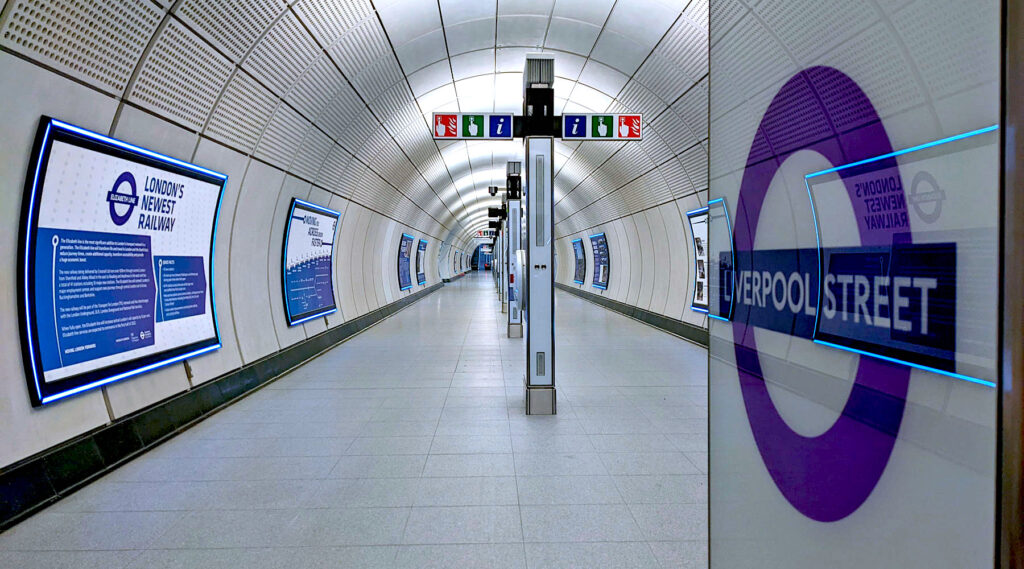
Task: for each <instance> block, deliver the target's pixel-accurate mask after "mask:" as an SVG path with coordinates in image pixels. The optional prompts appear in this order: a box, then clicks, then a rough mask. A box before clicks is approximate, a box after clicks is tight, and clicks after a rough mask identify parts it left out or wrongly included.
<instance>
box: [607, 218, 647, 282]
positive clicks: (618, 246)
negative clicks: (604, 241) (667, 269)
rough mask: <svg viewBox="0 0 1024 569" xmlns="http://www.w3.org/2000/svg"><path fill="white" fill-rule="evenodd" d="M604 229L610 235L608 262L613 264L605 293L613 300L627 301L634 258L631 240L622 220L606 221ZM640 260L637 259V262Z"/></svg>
mask: <svg viewBox="0 0 1024 569" xmlns="http://www.w3.org/2000/svg"><path fill="white" fill-rule="evenodd" d="M603 227H604V231H605V232H606V234H607V236H608V259H609V260H608V263H609V265H610V266H611V268H610V269H609V270H610V271H611V279H610V280H609V282H608V292H606V293H605V294H606V295H608V296H611V297H612V300H617V301H619V302H626V297H627V295H628V294H629V279H630V277H631V276H632V271H631V270H630V267H631V266H632V264H633V258H632V257H631V256H630V253H629V241H628V238H627V236H626V231H625V228H624V227H623V226H622V221H621V220H618V219H617V220H615V221H612V222H611V223H606V224H605V225H604V226H603ZM639 261H640V260H639V259H637V262H639Z"/></svg>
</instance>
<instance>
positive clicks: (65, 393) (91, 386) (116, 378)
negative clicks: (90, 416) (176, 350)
mask: <svg viewBox="0 0 1024 569" xmlns="http://www.w3.org/2000/svg"><path fill="white" fill-rule="evenodd" d="M220 347H221V345H220V344H214V345H212V346H206V347H205V348H200V349H198V350H195V351H194V352H189V353H187V354H182V355H180V356H175V357H173V358H170V359H167V360H162V361H159V362H154V363H151V364H149V365H147V366H142V367H140V368H138V369H133V370H131V371H126V372H124V373H119V374H117V375H114V376H111V377H108V378H106V379H100V380H98V381H94V382H92V383H89V384H86V385H80V386H78V387H76V388H74V389H69V390H67V391H62V392H60V393H57V394H55V395H50V396H48V397H43V398H41V399H40V400H41V401H42V402H43V404H46V403H52V402H54V401H57V400H58V399H63V398H65V397H68V396H71V395H75V394H76V393H81V392H83V391H88V390H90V389H95V388H97V387H100V386H102V385H106V384H108V383H113V382H115V381H120V380H122V379H128V378H129V377H133V376H136V375H139V374H140V373H145V372H147V371H152V370H154V369H157V368H159V367H163V366H165V365H167V364H172V363H175V362H180V361H181V360H187V359H188V358H191V357H194V356H198V355H200V354H205V353H206V352H212V351H214V350H219V349H220Z"/></svg>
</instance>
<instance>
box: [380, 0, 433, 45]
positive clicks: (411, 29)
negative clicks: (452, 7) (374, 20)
mask: <svg viewBox="0 0 1024 569" xmlns="http://www.w3.org/2000/svg"><path fill="white" fill-rule="evenodd" d="M377 13H378V14H380V19H381V21H382V22H384V27H385V28H387V30H388V34H390V35H391V41H392V42H394V43H395V44H404V43H407V42H408V41H410V40H412V39H413V38H418V37H420V36H422V35H423V34H426V33H429V32H430V31H432V30H436V29H438V28H440V27H441V13H440V12H438V11H437V4H436V3H435V2H424V1H423V0H393V1H392V2H389V3H387V4H384V5H380V4H378V5H377Z"/></svg>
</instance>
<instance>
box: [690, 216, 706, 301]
mask: <svg viewBox="0 0 1024 569" xmlns="http://www.w3.org/2000/svg"><path fill="white" fill-rule="evenodd" d="M686 218H687V219H688V220H689V221H690V235H691V236H692V238H693V299H692V300H691V301H690V308H692V309H693V310H696V311H698V312H707V311H708V208H706V207H703V208H700V209H695V210H693V211H689V212H687V213H686Z"/></svg>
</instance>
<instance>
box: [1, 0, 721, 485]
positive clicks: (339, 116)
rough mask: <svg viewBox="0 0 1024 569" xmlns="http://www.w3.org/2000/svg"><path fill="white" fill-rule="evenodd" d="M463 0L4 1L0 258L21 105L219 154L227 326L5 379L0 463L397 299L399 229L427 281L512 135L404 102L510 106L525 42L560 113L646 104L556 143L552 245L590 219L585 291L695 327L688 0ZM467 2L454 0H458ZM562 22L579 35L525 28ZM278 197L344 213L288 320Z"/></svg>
mask: <svg viewBox="0 0 1024 569" xmlns="http://www.w3.org/2000/svg"><path fill="white" fill-rule="evenodd" d="M470 4H472V3H466V4H451V3H441V4H436V3H431V2H422V1H419V0H381V1H379V2H376V3H373V4H371V2H369V0H295V1H292V2H285V1H284V0H253V1H244V2H243V1H241V0H181V1H179V2H167V1H164V0H159V1H157V0H125V1H115V0H99V1H96V2H92V3H90V6H91V8H90V9H88V10H86V9H84V8H83V7H82V6H84V4H83V3H82V2H76V1H72V0H9V1H7V2H6V3H4V5H3V6H4V7H3V11H2V13H0V88H2V89H0V90H2V92H3V93H4V96H5V103H6V104H5V106H4V107H3V108H2V109H0V120H3V124H4V125H5V134H6V135H7V137H8V140H9V141H11V143H10V144H7V145H5V147H4V148H3V149H2V150H0V164H2V165H3V171H4V172H8V173H11V175H8V176H7V177H6V178H5V179H3V180H0V196H2V200H3V205H4V206H5V207H4V208H3V211H4V212H5V213H3V214H0V215H4V216H7V217H6V218H5V221H6V222H7V223H5V224H4V227H6V228H8V229H6V230H4V231H0V236H2V237H0V247H2V250H0V258H2V259H4V262H5V263H6V264H7V269H8V270H7V271H6V272H7V273H8V274H14V273H15V272H16V271H15V266H16V263H15V261H14V259H15V258H16V251H15V249H16V247H17V231H16V229H15V228H16V227H17V226H18V223H17V222H18V219H17V214H16V213H14V212H18V211H20V207H19V206H20V203H21V199H22V198H21V197H22V194H23V173H24V172H25V170H26V164H27V162H28V159H29V156H28V155H29V152H30V148H31V144H32V137H33V134H34V132H35V128H36V125H37V124H38V120H39V117H40V115H43V114H46V115H50V116H54V117H57V118H60V119H62V120H66V121H68V122H71V123H73V124H77V125H81V126H83V127H86V128H89V129H91V130H95V131H98V132H101V133H106V134H110V135H112V136H115V137H117V138H120V139H124V140H126V141H128V142H131V143H135V144H138V145H140V146H143V147H146V148H151V149H153V150H156V151H159V152H162V153H165V154H168V155H170V156H173V157H176V158H180V159H183V160H188V161H191V162H194V163H197V164H199V165H202V166H206V167H209V168H212V169H215V170H218V171H221V172H224V173H226V174H228V176H229V181H228V185H227V189H226V191H225V194H224V198H223V204H222V208H221V215H220V222H219V227H218V233H217V235H216V244H217V255H216V258H215V259H214V263H215V266H216V272H217V280H216V282H215V283H213V286H215V290H216V293H217V295H216V302H217V306H216V307H217V313H218V317H219V322H220V328H221V332H222V342H223V347H222V348H221V349H220V350H218V351H216V352H213V353H211V354H208V355H205V356H203V357H201V358H197V359H195V360H190V361H188V362H185V363H183V364H180V365H174V366H169V367H166V368H163V369H162V370H160V371H158V372H155V373H152V374H149V375H145V376H142V377H139V378H136V379H133V380H132V381H127V382H123V383H121V384H116V385H110V386H108V387H107V388H106V389H103V390H101V391H93V392H90V393H87V394H83V395H81V396H80V397H75V398H73V399H70V400H68V401H66V402H63V403H60V404H59V405H57V406H55V407H53V408H47V409H43V410H39V411H33V410H31V408H30V407H29V403H28V398H27V397H26V396H25V394H24V393H23V390H24V385H23V383H20V382H18V381H8V382H5V383H4V384H3V387H0V396H2V400H3V401H5V402H6V403H5V404H4V405H5V406H0V420H3V421H4V424H8V425H15V428H16V429H17V430H18V431H19V432H20V433H23V435H22V436H18V437H7V438H5V439H4V440H3V441H2V442H0V469H3V468H5V467H6V465H10V464H12V463H15V462H17V461H19V460H22V459H24V458H25V457H28V456H31V455H33V454H34V453H38V452H40V451H42V450H44V449H47V448H49V447H52V446H53V445H55V444H58V443H60V442H62V441H65V440H68V439H69V438H72V437H74V436H75V435H78V434H80V433H83V432H87V431H90V430H91V429H94V428H96V427H98V426H100V425H103V424H106V423H109V422H110V421H112V420H116V419H118V418H120V417H124V416H126V415H130V414H132V413H135V412H137V411H139V410H140V409H144V408H146V407H148V406H151V405H153V404H155V403H157V402H159V401H162V400H165V399H166V398H168V397H172V396H174V395H175V394H178V393H181V392H183V391H186V390H190V389H194V388H195V387H196V386H198V385H200V384H204V383H207V382H209V381H210V380H211V379H214V378H217V377H220V376H222V375H224V374H226V373H229V372H232V371H233V370H238V369H240V368H242V367H243V366H248V365H250V364H252V363H253V362H259V361H262V360H263V359H264V358H267V357H268V356H271V355H274V354H279V353H282V351H286V350H288V349H289V348H294V347H295V346H299V345H301V344H302V343H303V342H308V341H310V338H312V337H320V336H317V335H318V334H321V333H322V332H324V331H325V330H328V331H329V330H337V329H339V327H343V326H345V325H346V323H350V322H353V321H354V320H355V319H357V318H360V317H364V316H366V315H370V314H374V313H375V311H379V310H381V309H382V307H387V306H390V305H392V304H394V303H396V302H402V301H403V299H408V298H409V297H410V295H411V294H413V293H414V292H415V291H417V290H419V288H418V287H416V286H414V287H413V289H412V290H411V291H401V290H399V286H398V277H397V271H396V266H395V263H396V257H397V247H398V240H399V238H400V236H401V234H402V233H408V234H410V235H413V236H414V238H416V239H419V238H424V239H427V240H428V241H429V245H428V248H427V258H426V268H427V270H426V276H427V284H426V287H425V288H429V287H430V286H432V285H434V284H437V283H440V282H442V281H443V280H444V279H450V278H452V277H454V276H455V275H454V274H453V268H452V264H453V260H454V259H455V257H456V254H457V252H460V251H461V252H464V253H467V254H470V253H471V252H472V251H473V250H474V249H475V247H476V245H477V244H478V243H479V242H480V241H479V240H477V239H474V238H473V237H472V236H473V235H474V234H475V232H476V231H477V230H478V229H482V228H484V227H485V226H486V221H487V220H486V210H487V207H488V206H492V205H497V204H495V203H493V198H489V197H487V196H485V195H484V194H485V188H486V187H487V186H488V185H492V184H498V185H501V184H502V183H503V181H504V177H505V176H504V171H505V163H506V162H507V161H508V160H513V159H518V157H519V155H520V154H521V152H522V149H521V145H517V144H514V143H489V144H493V146H487V145H486V144H485V145H480V144H479V143H466V142H457V143H448V142H446V143H442V144H441V145H439V144H438V143H436V142H435V141H433V139H432V137H431V135H430V128H429V125H428V124H427V123H428V122H429V118H424V117H425V116H426V117H429V115H430V113H431V112H432V111H433V110H435V109H439V108H457V105H463V104H464V105H468V106H467V108H476V107H478V106H479V107H484V106H492V107H493V109H494V110H495V111H501V110H509V111H516V110H517V109H521V108H522V99H521V96H522V95H521V85H522V76H521V70H522V65H523V56H524V54H525V53H527V52H532V51H538V50H541V51H549V52H551V53H552V54H554V55H555V57H556V60H557V66H556V71H557V73H558V80H557V82H556V107H557V109H556V112H558V113H561V112H563V111H570V112H576V111H578V112H608V113H614V112H630V111H636V112H643V113H644V116H645V118H646V119H647V122H646V125H645V129H646V134H645V139H644V140H643V141H642V142H639V143H632V144H623V143H596V142H585V143H568V142H567V143H563V142H558V143H556V153H557V158H556V167H557V168H558V171H557V176H556V184H555V192H556V199H557V202H558V203H557V205H556V211H555V215H556V219H555V221H556V237H557V238H558V249H559V252H560V254H561V256H562V258H563V259H564V258H565V255H566V252H567V246H568V240H569V239H570V238H571V237H572V236H574V235H583V236H584V237H585V236H587V235H589V234H590V233H596V232H599V231H604V232H606V234H607V235H608V241H609V249H610V252H611V256H612V259H611V267H612V269H611V276H612V280H611V281H610V282H609V287H608V290H607V291H605V292H604V293H603V294H604V295H605V296H607V297H610V298H614V299H616V300H618V301H621V302H623V303H626V304H628V305H631V306H636V307H640V308H643V309H644V310H650V311H652V312H657V313H659V314H665V315H667V316H669V317H671V318H676V319H681V320H683V321H686V322H690V323H692V324H695V325H703V322H701V321H700V319H698V318H696V317H695V315H693V314H689V313H688V312H687V311H686V310H685V309H684V307H685V306H688V302H687V301H686V299H687V295H688V294H689V286H690V285H689V282H688V280H689V259H688V253H687V252H686V247H687V243H688V242H689V238H688V236H687V235H686V233H685V231H686V230H685V228H684V227H683V226H684V224H683V223H682V212H684V211H685V210H686V209H688V208H691V207H696V206H697V205H699V204H701V203H703V202H704V201H705V198H704V195H705V193H704V192H705V189H706V187H707V168H706V163H707V161H706V147H707V119H706V112H705V111H704V109H706V100H707V95H706V91H707V57H706V55H707V33H706V29H707V10H708V7H707V2H706V0H690V1H688V2H682V3H680V4H681V5H679V6H673V5H671V3H670V2H666V1H663V0H649V1H647V0H636V1H634V2H618V3H607V5H601V6H596V5H595V6H589V5H588V6H587V7H586V9H583V5H582V4H581V5H580V9H573V8H572V4H571V3H568V2H565V1H560V2H551V5H550V6H549V7H548V8H543V7H542V9H541V10H540V11H541V12H543V13H547V14H548V16H547V17H544V16H538V17H533V18H525V19H524V18H515V17H514V16H516V15H525V14H527V13H528V12H532V11H535V10H534V8H532V7H527V6H518V7H517V6H512V5H509V6H504V5H503V6H502V13H501V15H500V16H501V17H498V16H499V15H498V14H497V7H496V6H487V5H483V4H480V5H475V4H474V5H472V6H471V5H470ZM375 8H376V9H375ZM470 8H472V11H473V17H472V18H467V17H466V16H467V14H465V13H461V11H465V10H470ZM442 12H444V13H443V14H442ZM519 12H522V13H523V14H519ZM480 21H483V22H488V21H489V22H492V24H491V25H484V26H481V25H477V24H478V23H479V22H480ZM527 21H529V22H532V23H531V24H530V25H528V26H525V28H524V26H523V25H520V24H521V23H522V22H527ZM513 22H519V24H513ZM563 24H570V27H572V26H575V27H574V28H572V29H577V30H579V29H583V28H586V29H587V30H590V32H592V33H589V32H588V33H586V34H579V33H575V32H572V33H557V34H548V33H545V32H544V30H546V29H547V28H548V27H549V25H550V26H551V27H552V29H557V27H558V26H560V25H563ZM602 26H603V28H602ZM526 28H530V29H526ZM533 28H536V29H533ZM445 34H447V37H448V42H447V43H446V42H445V41H443V39H441V38H443V37H445ZM114 38H116V41H115V39H114ZM293 197H300V198H303V199H307V200H310V201H313V202H315V203H319V204H322V205H324V206H327V207H330V208H332V209H334V210H336V211H339V212H341V220H340V224H339V230H338V234H337V237H336V240H337V245H336V247H335V259H334V271H335V275H334V276H335V294H336V301H337V302H336V303H337V306H338V311H337V312H335V313H333V314H331V315H328V316H326V317H324V318H320V319H316V320H312V321H309V322H306V323H304V324H302V325H300V326H296V327H291V328H289V327H287V326H286V325H285V324H284V309H283V307H282V299H281V292H280V288H281V286H280V274H279V273H280V271H279V267H280V256H281V247H282V239H283V231H284V226H285V223H284V219H283V217H282V212H283V211H284V210H285V208H286V207H287V203H288V202H289V200H290V199H291V198H293ZM585 244H586V246H587V248H588V251H589V240H587V239H585ZM563 269H564V267H563ZM590 269H591V270H592V267H590ZM559 279H560V281H562V282H564V281H565V275H564V273H562V272H560V273H559ZM589 279H590V276H589V275H588V281H587V282H588V283H589V282H590V280H589ZM588 286H589V285H588ZM15 314H16V290H15V288H14V283H13V281H12V280H11V279H5V280H3V281H2V282H0V318H3V320H4V321H5V322H14V321H15ZM18 343H19V342H14V341H9V342H3V343H2V344H3V345H2V347H0V355H4V356H7V357H3V358H2V362H3V363H0V371H2V372H4V373H3V375H4V376H5V377H15V378H16V377H19V376H20V375H21V374H22V373H23V371H22V366H21V358H20V351H19V350H18V348H17V346H18ZM108 409H109V411H108Z"/></svg>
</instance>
